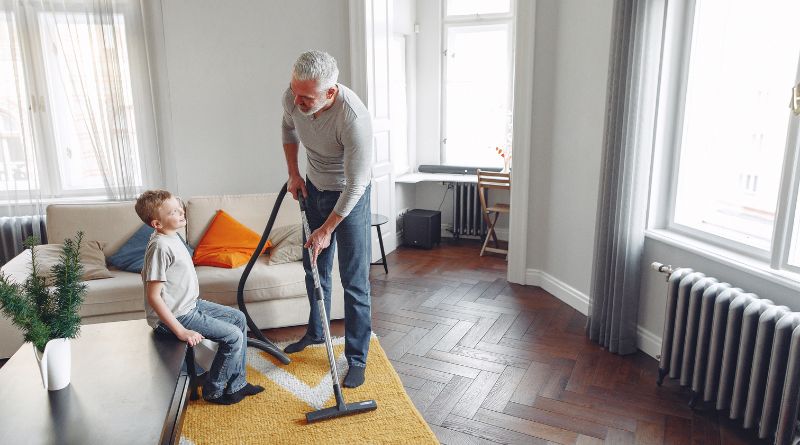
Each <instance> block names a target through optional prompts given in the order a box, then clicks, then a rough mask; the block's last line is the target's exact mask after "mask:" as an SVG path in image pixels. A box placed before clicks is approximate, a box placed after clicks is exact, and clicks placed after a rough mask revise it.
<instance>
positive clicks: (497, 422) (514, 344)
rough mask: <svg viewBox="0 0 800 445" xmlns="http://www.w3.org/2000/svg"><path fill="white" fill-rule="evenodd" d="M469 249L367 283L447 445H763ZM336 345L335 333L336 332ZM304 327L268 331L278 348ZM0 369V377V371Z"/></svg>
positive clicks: (436, 255) (380, 328) (645, 360)
mask: <svg viewBox="0 0 800 445" xmlns="http://www.w3.org/2000/svg"><path fill="white" fill-rule="evenodd" d="M479 250H480V246H479V244H478V243H477V242H473V241H461V242H459V243H457V244H454V243H452V242H449V241H446V240H443V245H442V246H441V247H438V248H435V249H433V250H418V249H410V248H403V247H401V248H399V249H398V250H396V251H395V252H393V253H391V254H390V255H389V256H388V262H389V274H388V275H387V274H384V271H383V268H382V267H379V266H375V267H373V268H372V271H371V282H372V295H373V297H372V298H373V300H372V304H373V309H372V310H373V329H374V331H375V332H376V333H377V335H378V336H379V337H380V341H381V345H382V346H383V348H384V349H385V350H386V353H387V354H388V356H389V358H390V359H391V361H392V364H393V365H394V367H395V369H396V370H397V372H398V374H399V375H400V377H401V379H402V380H403V384H404V386H405V388H406V391H407V392H408V395H409V396H410V397H411V399H412V400H413V401H414V404H415V405H416V407H417V409H419V411H420V412H421V413H422V415H423V416H424V417H425V419H426V420H427V421H428V423H429V425H430V426H431V428H432V429H433V431H434V432H435V433H436V435H437V437H438V438H439V440H440V441H441V442H442V443H444V444H454V445H455V444H494V443H503V444H540V443H541V444H545V443H568V444H596V443H608V444H693V445H694V444H709V445H715V444H720V445H723V444H750V443H753V444H764V443H766V442H762V441H757V440H756V439H755V438H754V435H753V433H752V431H745V430H743V429H742V428H741V427H740V426H739V425H738V423H737V422H734V421H730V420H727V419H726V417H725V416H724V415H722V414H718V413H717V412H716V411H714V410H712V409H710V408H709V409H698V410H695V411H693V410H691V409H690V408H688V407H687V405H686V402H687V400H688V394H687V392H686V390H685V389H684V388H680V387H679V386H678V384H677V383H676V382H674V381H667V382H665V383H664V386H663V387H658V386H656V384H655V381H656V373H657V367H658V365H657V362H656V360H655V359H653V358H651V357H649V356H647V355H645V354H644V353H641V352H639V353H637V354H633V355H629V356H624V357H622V356H618V355H614V354H611V353H609V352H607V351H605V350H604V349H603V348H601V347H599V346H597V345H596V344H594V343H592V342H590V341H589V340H587V339H586V337H585V336H584V332H583V329H584V325H585V323H586V317H584V316H583V315H581V314H580V313H579V312H577V311H576V310H574V309H572V308H571V307H569V306H567V305H566V304H565V303H562V302H561V301H559V300H558V299H557V298H555V297H553V296H552V295H550V294H548V293H547V292H545V291H543V290H542V289H540V288H538V287H531V286H519V285H515V284H509V283H508V282H507V281H506V280H505V276H506V262H505V259H504V258H502V257H501V256H496V255H493V256H486V257H479V256H478V252H479ZM331 331H332V333H333V334H334V335H343V334H344V329H343V323H342V322H341V321H335V322H333V323H332V327H331ZM304 332H305V327H302V326H300V327H288V328H280V329H268V330H265V331H264V333H265V334H266V335H267V336H268V337H269V338H270V339H272V340H274V341H282V340H288V339H293V338H298V337H300V336H302V335H303V333H304ZM2 364H3V363H2V361H0V366H2Z"/></svg>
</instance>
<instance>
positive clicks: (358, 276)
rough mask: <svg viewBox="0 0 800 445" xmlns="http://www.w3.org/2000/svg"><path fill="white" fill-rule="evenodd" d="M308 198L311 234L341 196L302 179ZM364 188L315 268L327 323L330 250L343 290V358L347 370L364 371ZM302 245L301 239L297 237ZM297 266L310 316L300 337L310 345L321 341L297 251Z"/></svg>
mask: <svg viewBox="0 0 800 445" xmlns="http://www.w3.org/2000/svg"><path fill="white" fill-rule="evenodd" d="M306 189H307V190H308V198H307V199H306V218H307V219H308V225H309V227H310V229H311V231H312V232H313V231H314V230H316V229H317V228H319V227H320V226H322V223H324V222H325V220H326V219H327V218H328V215H330V214H331V212H333V207H334V206H335V205H336V201H337V200H338V199H339V195H340V194H341V192H336V191H320V190H317V188H316V187H314V184H312V183H311V181H309V180H308V179H306ZM369 198H370V186H367V189H366V190H365V191H364V194H363V195H362V196H361V199H359V200H358V204H356V206H355V207H354V208H353V210H352V211H351V212H350V214H348V215H347V216H346V217H345V218H344V219H343V220H342V222H341V223H339V225H338V226H337V227H336V230H334V232H333V235H331V245H330V247H328V248H327V249H325V250H323V251H322V252H320V253H319V256H318V257H317V269H318V270H319V280H320V285H321V286H322V290H323V294H324V295H325V310H326V312H327V313H328V322H330V316H331V270H332V269H333V254H334V248H333V247H334V245H335V246H336V249H335V250H336V251H337V252H338V258H339V275H341V278H342V287H343V288H344V355H345V357H346V358H347V363H348V364H349V365H350V366H358V367H362V368H363V367H365V366H367V353H368V352H369V340H370V335H371V334H372V313H371V309H370V295H369V263H370V255H371V252H372V245H371V242H372V239H371V237H370V221H371V213H370V202H369V201H370V199H369ZM303 240H304V241H305V235H303ZM303 267H305V269H306V290H307V291H308V298H309V302H310V303H311V312H310V313H309V315H308V330H307V332H306V337H308V338H310V339H312V340H314V341H322V340H324V333H323V330H322V325H321V324H320V314H319V306H318V304H317V300H316V298H314V278H313V275H312V273H311V263H310V260H309V257H308V249H303Z"/></svg>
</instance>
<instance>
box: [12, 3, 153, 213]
mask: <svg viewBox="0 0 800 445" xmlns="http://www.w3.org/2000/svg"><path fill="white" fill-rule="evenodd" d="M3 5H8V3H0V36H2V38H0V200H2V199H3V198H4V197H8V196H10V194H11V193H13V192H14V191H24V190H27V191H32V192H36V193H37V194H38V195H39V196H42V197H47V198H54V197H69V196H102V195H106V194H107V193H108V192H109V190H110V189H114V188H115V187H121V185H119V184H118V183H120V182H121V183H124V184H125V186H126V187H133V188H141V187H142V186H143V185H144V184H145V183H149V182H153V181H157V179H155V176H147V175H146V174H145V173H144V172H145V170H146V169H145V168H144V166H145V165H148V162H152V160H153V159H156V156H157V155H156V153H157V152H156V148H155V136H154V125H153V117H152V96H151V95H150V90H149V80H148V79H149V77H148V74H147V66H146V59H145V57H144V54H145V52H144V37H143V31H142V28H141V15H140V14H141V9H140V8H139V7H138V3H137V2H134V1H131V2H125V1H121V2H116V3H115V7H116V5H120V8H119V10H115V11H114V12H109V11H105V10H104V11H102V12H101V11H87V7H90V6H87V5H89V3H86V2H81V1H71V2H70V1H67V2H60V4H59V5H58V6H57V7H59V10H57V11H54V10H50V9H47V8H48V6H45V5H43V4H41V3H39V2H16V4H15V2H11V5H12V6H10V7H7V9H6V10H3V9H2V8H3ZM134 104H136V105H137V106H134ZM143 141H144V142H143ZM140 146H148V147H152V149H149V150H148V152H147V153H140V150H139V147H140ZM156 170H157V169H156ZM120 178H122V179H120Z"/></svg>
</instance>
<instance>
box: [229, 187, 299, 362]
mask: <svg viewBox="0 0 800 445" xmlns="http://www.w3.org/2000/svg"><path fill="white" fill-rule="evenodd" d="M285 196H286V184H284V185H283V188H281V191H280V192H279V193H278V198H277V199H276V200H275V205H274V206H273V207H272V213H271V214H270V215H269V221H268V222H267V227H266V228H264V234H263V235H261V240H260V241H259V242H258V247H256V250H255V251H253V255H252V256H251V257H250V261H248V262H247V266H245V268H244V272H243V273H242V277H241V278H240V279H239V288H238V289H237V290H236V302H237V303H238V305H239V310H240V311H242V312H244V316H245V318H247V327H248V328H249V329H250V333H251V334H253V335H254V336H255V337H256V338H251V337H248V338H247V346H249V347H254V348H258V349H260V350H262V351H264V352H266V353H268V354H270V355H272V356H273V357H275V358H276V359H278V360H279V361H280V362H281V363H283V364H284V365H288V364H289V363H291V362H292V359H290V358H289V356H287V355H286V354H285V353H284V352H283V351H281V350H280V348H278V347H277V346H275V344H274V343H272V342H271V341H269V340H268V339H267V337H264V334H262V333H261V329H259V328H258V326H256V324H255V322H253V319H252V318H250V314H249V313H248V312H247V306H245V304H244V284H245V283H246V282H247V277H248V276H249V275H250V270H251V269H253V265H254V264H256V261H257V260H258V257H260V256H261V252H263V251H264V246H265V245H266V244H267V240H268V239H269V234H270V232H271V231H272V226H273V225H274V224H275V218H277V216H278V211H279V210H280V208H281V203H283V198H284V197H285Z"/></svg>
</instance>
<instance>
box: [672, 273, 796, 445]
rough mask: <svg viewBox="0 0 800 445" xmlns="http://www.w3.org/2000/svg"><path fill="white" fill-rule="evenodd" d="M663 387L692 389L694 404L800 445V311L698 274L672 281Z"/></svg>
mask: <svg viewBox="0 0 800 445" xmlns="http://www.w3.org/2000/svg"><path fill="white" fill-rule="evenodd" d="M667 281H668V291H667V304H666V313H665V321H664V335H663V336H662V343H661V357H660V362H659V370H658V371H659V372H658V374H659V376H658V384H659V385H661V383H662V382H663V379H664V377H665V376H667V375H669V377H670V378H673V379H679V381H680V385H681V386H684V387H690V389H691V400H690V402H689V404H690V405H691V406H694V405H695V404H696V403H698V402H704V403H709V404H712V405H713V406H714V407H715V408H716V409H717V410H719V411H723V412H725V413H727V415H728V416H729V417H730V418H731V419H733V420H740V421H741V424H742V426H743V427H744V428H756V429H757V432H758V437H759V438H761V439H772V438H774V440H775V442H774V443H775V444H780V445H784V444H786V445H788V444H791V443H792V440H793V438H794V433H795V425H796V423H797V422H796V421H797V416H798V405H799V404H800V328H798V326H800V312H791V311H790V310H789V308H787V307H786V306H777V305H775V304H774V303H773V302H772V301H770V300H767V299H763V298H759V297H758V296H757V295H755V294H752V293H748V292H745V291H743V290H742V289H739V288H734V287H733V286H731V285H730V284H728V283H720V282H718V281H717V280H716V279H714V278H711V277H707V276H705V275H704V274H702V273H700V272H695V271H693V270H692V269H677V270H674V271H673V272H672V273H671V274H670V276H669V278H668V280H667Z"/></svg>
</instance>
